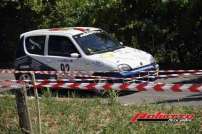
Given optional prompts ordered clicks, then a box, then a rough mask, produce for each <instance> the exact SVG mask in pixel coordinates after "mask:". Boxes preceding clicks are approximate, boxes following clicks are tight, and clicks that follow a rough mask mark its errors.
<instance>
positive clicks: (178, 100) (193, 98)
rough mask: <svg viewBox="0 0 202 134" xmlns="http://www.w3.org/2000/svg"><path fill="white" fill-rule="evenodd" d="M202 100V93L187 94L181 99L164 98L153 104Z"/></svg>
mask: <svg viewBox="0 0 202 134" xmlns="http://www.w3.org/2000/svg"><path fill="white" fill-rule="evenodd" d="M201 100H202V94H198V95H197V96H193V97H191V96H187V97H184V98H181V99H172V100H164V101H158V102H155V103H152V104H164V103H177V102H191V101H195V102H197V101H201Z"/></svg>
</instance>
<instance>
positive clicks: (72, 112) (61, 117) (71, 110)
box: [0, 94, 202, 134]
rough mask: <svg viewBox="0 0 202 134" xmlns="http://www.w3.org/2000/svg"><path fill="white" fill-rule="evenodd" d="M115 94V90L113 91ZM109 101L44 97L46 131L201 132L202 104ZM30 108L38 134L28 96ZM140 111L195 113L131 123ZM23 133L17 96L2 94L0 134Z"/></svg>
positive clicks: (52, 133)
mask: <svg viewBox="0 0 202 134" xmlns="http://www.w3.org/2000/svg"><path fill="white" fill-rule="evenodd" d="M112 95H113V96H114V94H112ZM110 99H111V101H110V103H109V104H106V103H103V102H102V101H101V99H99V98H95V99H87V98H84V99H81V98H80V99H78V98H69V99H63V100H62V101H61V100H56V98H52V97H42V99H41V100H40V107H41V118H42V132H43V134H73V133H79V134H88V133H89V134H94V133H101V134H112V133H114V134H130V133H131V134H133V133H135V134H136V133H137V134H147V133H150V134H171V133H172V134H179V133H182V134H199V133H202V131H201V130H202V128H201V127H202V108H197V107H183V106H177V107H175V106H170V105H157V104H149V105H142V106H123V105H120V104H119V103H116V101H114V99H112V98H110ZM29 110H30V114H31V119H32V125H33V130H34V133H35V134H37V123H36V122H37V118H36V113H35V103H34V100H29ZM137 112H148V113H149V114H154V113H156V112H164V113H183V114H185V113H186V114H188V113H189V114H194V115H195V117H194V119H193V121H191V122H186V123H184V124H181V125H177V124H175V123H166V122H163V123H162V122H161V123H158V122H153V123H152V122H137V123H135V124H131V123H130V118H131V117H132V116H133V115H134V114H135V113H137ZM18 133H19V134H20V133H21V132H20V129H19V126H18V117H17V112H16V109H15V99H14V98H11V97H8V96H6V97H0V134H18Z"/></svg>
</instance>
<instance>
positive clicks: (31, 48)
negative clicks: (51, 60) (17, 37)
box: [25, 36, 46, 55]
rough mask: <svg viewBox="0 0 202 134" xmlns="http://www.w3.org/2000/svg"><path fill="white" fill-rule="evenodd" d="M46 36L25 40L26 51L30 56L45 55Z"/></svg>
mask: <svg viewBox="0 0 202 134" xmlns="http://www.w3.org/2000/svg"><path fill="white" fill-rule="evenodd" d="M45 39H46V36H31V37H27V38H26V40H25V45H26V49H27V51H28V52H29V53H30V54H37V55H44V46H45Z"/></svg>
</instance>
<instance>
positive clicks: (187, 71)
mask: <svg viewBox="0 0 202 134" xmlns="http://www.w3.org/2000/svg"><path fill="white" fill-rule="evenodd" d="M140 72H142V73H148V72H151V73H152V72H156V71H140ZM196 72H202V70H159V73H196ZM3 73H35V74H50V75H51V74H64V73H65V74H66V73H67V74H93V73H95V72H94V71H68V72H64V71H19V70H14V69H0V74H3ZM96 73H109V72H103V71H101V72H99V71H97V72H96Z"/></svg>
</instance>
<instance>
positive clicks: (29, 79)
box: [15, 73, 34, 96]
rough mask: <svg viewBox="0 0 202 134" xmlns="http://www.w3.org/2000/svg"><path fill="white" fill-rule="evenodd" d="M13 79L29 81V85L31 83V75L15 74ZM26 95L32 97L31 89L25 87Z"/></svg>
mask: <svg viewBox="0 0 202 134" xmlns="http://www.w3.org/2000/svg"><path fill="white" fill-rule="evenodd" d="M15 79H16V80H22V81H23V80H28V81H30V82H29V83H31V82H32V77H31V74H28V73H25V74H15ZM27 95H29V96H30V95H34V91H33V88H30V87H27Z"/></svg>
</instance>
